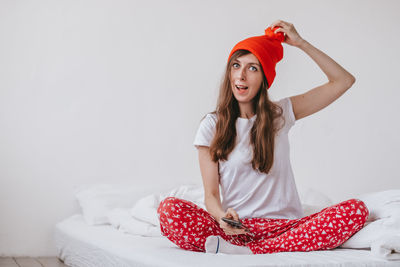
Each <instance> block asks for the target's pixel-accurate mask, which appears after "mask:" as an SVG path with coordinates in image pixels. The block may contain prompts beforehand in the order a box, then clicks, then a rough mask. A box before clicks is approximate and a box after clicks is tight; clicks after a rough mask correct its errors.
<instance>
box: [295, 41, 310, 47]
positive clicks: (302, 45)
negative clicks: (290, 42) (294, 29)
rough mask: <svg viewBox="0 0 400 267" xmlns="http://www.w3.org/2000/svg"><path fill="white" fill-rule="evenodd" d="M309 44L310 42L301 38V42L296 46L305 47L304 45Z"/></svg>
mask: <svg viewBox="0 0 400 267" xmlns="http://www.w3.org/2000/svg"><path fill="white" fill-rule="evenodd" d="M307 44H308V42H307V41H306V40H304V39H301V41H300V42H299V44H298V45H296V47H298V48H300V49H304V47H305V46H306V45H307Z"/></svg>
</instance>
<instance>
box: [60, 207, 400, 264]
mask: <svg viewBox="0 0 400 267" xmlns="http://www.w3.org/2000/svg"><path fill="white" fill-rule="evenodd" d="M55 241H56V247H57V252H58V257H59V258H60V259H61V260H63V261H64V263H65V264H67V265H68V266H72V267H102V266H105V267H114V266H118V267H125V266H126V267H130V266H144V267H147V266H166V267H167V266H171V267H172V266H173V267H179V266H207V267H214V266H215V267H217V266H218V267H221V266H229V267H232V266H346V267H347V266H355V267H356V266H357V267H358V266H399V262H398V261H397V262H396V261H386V260H383V259H380V258H376V257H374V256H373V255H372V254H371V252H370V250H361V249H339V248H337V249H333V250H328V251H312V252H281V253H273V254H263V255H261V254H258V255H227V254H208V253H201V252H192V251H185V250H182V249H180V248H178V247H177V246H176V245H174V244H173V243H172V242H170V241H169V240H168V239H167V238H165V237H143V236H136V235H130V234H125V233H122V232H120V231H118V230H117V229H115V228H113V227H112V226H111V225H100V226H89V225H88V224H86V223H85V221H84V219H83V217H82V215H81V214H76V215H73V216H71V217H69V218H67V219H65V220H64V221H62V222H60V223H58V224H57V225H56V227H55Z"/></svg>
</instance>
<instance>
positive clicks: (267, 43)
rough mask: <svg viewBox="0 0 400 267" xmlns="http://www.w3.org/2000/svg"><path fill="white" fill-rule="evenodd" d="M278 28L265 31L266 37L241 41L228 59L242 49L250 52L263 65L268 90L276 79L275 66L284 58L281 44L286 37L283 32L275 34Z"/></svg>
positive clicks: (255, 37)
mask: <svg viewBox="0 0 400 267" xmlns="http://www.w3.org/2000/svg"><path fill="white" fill-rule="evenodd" d="M278 28H279V27H278V26H275V27H274V28H273V29H271V28H270V27H268V28H267V29H265V35H261V36H254V37H250V38H247V39H245V40H243V41H240V42H239V43H237V44H236V45H235V46H234V47H233V49H232V51H231V53H230V54H229V57H228V61H229V59H230V58H231V56H232V55H233V53H235V52H236V51H237V50H241V49H243V50H248V51H250V52H251V53H252V54H254V55H255V56H256V57H257V59H258V61H260V63H261V66H262V68H263V71H264V74H265V77H266V78H267V81H268V89H269V88H270V87H271V84H272V82H273V81H274V79H275V75H276V73H275V65H276V63H278V62H279V61H280V60H281V59H282V58H283V47H282V44H281V43H282V42H283V41H284V40H285V36H284V35H283V33H282V32H278V33H274V31H275V30H276V29H278Z"/></svg>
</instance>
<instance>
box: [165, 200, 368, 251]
mask: <svg viewBox="0 0 400 267" xmlns="http://www.w3.org/2000/svg"><path fill="white" fill-rule="evenodd" d="M157 212H158V216H159V219H160V227H161V232H162V234H163V235H164V236H166V237H167V238H168V239H169V240H171V241H172V242H173V243H175V244H176V245H177V246H178V247H180V248H183V249H185V250H192V251H201V252H205V247H204V244H205V242H206V239H207V237H208V236H210V235H218V236H221V237H222V238H223V239H225V240H226V241H228V242H230V243H231V244H234V245H239V246H247V247H248V248H250V250H251V251H252V252H253V253H254V254H265V253H274V252H284V251H312V250H326V249H333V248H336V247H338V246H340V245H341V244H343V243H344V242H345V241H346V240H347V239H349V238H350V237H351V236H352V235H353V234H354V233H356V232H357V231H359V230H360V229H361V228H362V227H363V226H364V223H365V222H366V220H367V218H368V214H369V212H368V209H367V207H366V206H365V204H364V203H363V202H362V201H361V200H358V199H350V200H347V201H344V202H341V203H339V204H336V205H333V206H330V207H327V208H325V209H323V210H321V211H320V212H318V213H314V214H312V215H309V216H307V217H304V218H300V219H293V220H289V219H271V218H249V219H241V221H242V223H243V224H244V225H245V226H246V227H247V228H249V230H250V233H246V234H240V235H227V234H225V232H224V231H223V230H222V228H221V227H220V226H219V223H218V222H217V221H216V220H215V219H214V218H213V217H212V216H211V215H210V214H209V213H208V212H207V211H205V210H204V209H202V208H200V207H198V206H197V205H195V204H193V203H192V202H190V201H187V200H183V199H179V198H174V197H168V198H166V199H164V200H163V201H162V202H161V203H160V206H159V207H158V209H157Z"/></svg>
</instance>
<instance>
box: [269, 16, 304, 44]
mask: <svg viewBox="0 0 400 267" xmlns="http://www.w3.org/2000/svg"><path fill="white" fill-rule="evenodd" d="M275 26H278V27H280V28H278V29H276V30H275V33H277V32H283V34H284V35H285V41H284V43H287V44H288V45H292V46H300V45H301V44H302V43H303V41H304V39H303V38H301V36H300V35H299V34H298V33H297V31H296V29H295V28H294V26H293V24H292V23H289V22H286V21H283V20H276V21H274V22H273V23H272V24H271V25H270V27H271V29H273V28H274V27H275Z"/></svg>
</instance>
